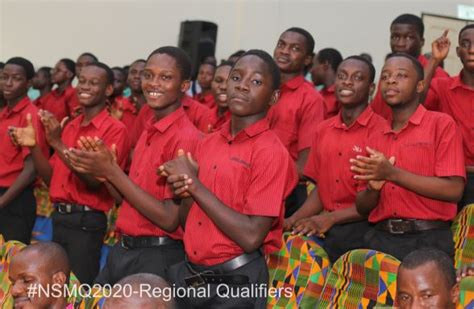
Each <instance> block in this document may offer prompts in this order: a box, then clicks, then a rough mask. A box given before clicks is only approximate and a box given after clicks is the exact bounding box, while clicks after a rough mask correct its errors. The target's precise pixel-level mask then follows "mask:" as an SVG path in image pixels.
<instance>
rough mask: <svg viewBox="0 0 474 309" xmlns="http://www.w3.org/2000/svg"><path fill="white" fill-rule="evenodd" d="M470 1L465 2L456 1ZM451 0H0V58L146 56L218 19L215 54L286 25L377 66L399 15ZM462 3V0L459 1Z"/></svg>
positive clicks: (266, 39)
mask: <svg viewBox="0 0 474 309" xmlns="http://www.w3.org/2000/svg"><path fill="white" fill-rule="evenodd" d="M460 1H464V2H465V3H466V2H469V1H470V0H460ZM458 3H460V2H458V1H454V0H444V1H437V0H434V1H433V0H412V1H407V0H402V1H400V0H398V1H392V0H390V1H389V0H372V1H367V0H363V1H358V0H347V1H334V0H312V1H310V0H306V1H303V0H253V1H251V0H247V1H238V0H213V1H211V0H205V1H192V0H174V1H170V0H155V1H151V0H129V1H125V0H95V1H90V0H47V1H46V0H0V59H2V60H6V59H7V58H9V57H11V56H16V55H21V56H25V57H28V58H30V59H31V60H32V61H33V62H34V63H35V65H37V66H41V65H54V63H55V62H56V61H57V60H58V59H59V58H61V57H70V58H73V59H76V57H77V56H78V54H79V53H80V52H83V51H91V52H93V53H95V54H97V56H98V57H99V58H100V59H101V61H104V62H106V63H108V64H109V65H124V64H127V63H130V62H131V61H132V60H134V59H136V58H144V57H146V56H147V55H148V53H149V52H151V51H152V50H153V49H155V48H156V47H159V46H162V45H168V44H173V45H175V44H177V41H178V34H179V24H180V22H181V21H184V20H194V19H202V20H208V21H213V22H215V23H217V24H218V25H219V31H218V39H217V42H218V43H217V54H216V56H217V57H218V59H219V58H224V57H227V56H228V55H229V54H231V53H232V52H233V51H235V50H237V49H241V48H242V49H249V48H261V49H265V50H267V51H269V52H272V51H273V48H274V45H275V42H276V40H277V38H278V36H279V34H280V33H281V32H282V31H283V30H284V29H285V28H288V27H290V26H300V27H303V28H306V29H307V30H309V31H310V32H311V33H312V34H313V35H314V37H315V39H316V49H321V48H324V47H329V46H331V47H335V48H338V49H339V50H340V51H341V52H342V53H343V56H349V55H351V54H356V53H357V54H358V53H360V52H369V53H370V54H372V56H373V57H374V60H375V64H376V66H377V68H378V67H380V65H381V63H382V61H383V58H384V56H385V54H386V53H387V52H388V51H389V46H388V29H389V24H390V22H391V20H392V19H393V18H394V17H396V16H397V15H399V14H401V13H407V12H408V13H413V14H419V15H420V14H421V12H427V13H433V14H441V15H450V16H455V15H456V5H457V4H458ZM461 3H462V2H461Z"/></svg>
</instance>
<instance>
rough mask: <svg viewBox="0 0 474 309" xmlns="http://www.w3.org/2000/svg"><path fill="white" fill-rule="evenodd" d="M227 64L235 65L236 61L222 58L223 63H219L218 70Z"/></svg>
mask: <svg viewBox="0 0 474 309" xmlns="http://www.w3.org/2000/svg"><path fill="white" fill-rule="evenodd" d="M225 66H229V67H233V66H234V62H232V61H228V60H222V61H221V63H219V65H218V66H217V68H216V70H217V69H218V68H220V67H225Z"/></svg>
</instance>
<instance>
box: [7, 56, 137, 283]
mask: <svg viewBox="0 0 474 309" xmlns="http://www.w3.org/2000/svg"><path fill="white" fill-rule="evenodd" d="M112 83H113V73H112V71H111V70H110V68H109V67H108V66H106V65H105V64H103V63H100V62H96V63H93V64H90V65H88V66H86V67H84V68H82V70H81V75H79V83H78V85H77V93H78V97H79V102H80V104H81V107H82V109H83V111H84V112H83V113H82V114H81V115H79V116H78V117H77V118H75V119H74V120H72V121H71V122H69V123H68V124H67V125H66V126H65V127H64V130H63V131H62V132H61V128H60V125H59V123H58V121H57V120H56V119H55V118H54V117H53V116H52V115H51V114H50V113H48V112H46V111H41V121H42V123H43V126H44V127H45V130H46V138H47V140H48V143H49V145H50V146H51V147H52V148H53V149H54V150H55V154H54V155H53V157H52V158H51V159H50V160H49V161H48V160H47V159H46V158H45V157H43V156H42V155H41V153H39V152H38V151H37V147H36V145H35V143H34V139H33V143H29V142H26V141H25V139H24V140H23V141H24V142H22V143H21V144H22V145H23V146H27V147H29V148H30V151H31V153H32V155H33V160H34V162H35V166H36V169H37V170H38V173H39V174H40V175H41V177H42V178H43V179H44V180H45V182H46V183H48V184H49V185H50V198H51V201H52V202H53V204H54V207H55V211H54V212H53V214H52V220H53V241H54V242H57V243H59V244H60V245H62V246H63V247H64V249H65V250H66V252H67V254H68V256H69V260H70V262H71V268H72V270H73V271H74V273H75V274H76V276H77V277H78V279H79V281H80V282H81V283H87V284H90V283H92V281H93V280H94V278H95V277H96V276H97V273H98V271H99V261H100V252H101V248H102V244H103V239H104V236H105V231H106V228H107V217H106V214H105V213H106V212H108V211H109V210H110V208H111V207H112V206H113V204H114V197H115V198H116V199H119V198H120V197H118V194H117V192H116V191H115V189H114V188H113V187H112V186H111V185H110V184H109V183H108V182H107V181H104V180H103V179H101V180H98V179H96V178H94V177H93V176H91V175H89V174H87V173H82V172H80V171H77V170H75V169H74V168H73V166H72V165H71V164H70V163H69V161H68V155H69V150H70V149H73V148H74V147H79V146H80V143H79V141H80V140H81V137H84V136H97V137H99V138H101V139H102V140H103V142H104V143H105V144H107V145H109V146H112V145H115V148H116V152H117V154H116V156H117V162H119V164H120V165H121V166H122V167H124V165H125V160H126V158H127V155H128V151H129V142H128V138H127V137H128V136H127V129H126V128H125V126H124V125H123V124H122V123H121V122H120V121H118V120H116V119H114V118H113V117H111V116H110V115H109V113H108V111H107V109H106V100H107V96H108V95H110V94H111V93H112V91H113V84H112ZM22 133H23V135H26V133H25V130H23V131H21V132H16V135H17V136H21V135H22ZM30 140H31V138H30Z"/></svg>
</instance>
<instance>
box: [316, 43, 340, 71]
mask: <svg viewBox="0 0 474 309" xmlns="http://www.w3.org/2000/svg"><path fill="white" fill-rule="evenodd" d="M317 57H318V62H319V63H323V62H327V63H329V64H330V65H331V68H332V69H333V70H334V72H336V70H337V67H338V66H339V64H341V62H342V55H341V53H340V52H339V51H338V50H337V49H334V48H324V49H321V50H320V51H319V52H318V56H317Z"/></svg>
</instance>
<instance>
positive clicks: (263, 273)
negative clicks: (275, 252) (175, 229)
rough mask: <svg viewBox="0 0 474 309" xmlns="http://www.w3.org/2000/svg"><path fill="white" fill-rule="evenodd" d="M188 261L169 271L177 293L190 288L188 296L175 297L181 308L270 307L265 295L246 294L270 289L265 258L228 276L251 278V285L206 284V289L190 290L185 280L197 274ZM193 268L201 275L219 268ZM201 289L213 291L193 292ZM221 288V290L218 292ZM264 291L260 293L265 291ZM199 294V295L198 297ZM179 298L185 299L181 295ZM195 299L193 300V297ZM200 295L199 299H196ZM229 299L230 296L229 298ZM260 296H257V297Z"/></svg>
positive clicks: (258, 259) (256, 293)
mask: <svg viewBox="0 0 474 309" xmlns="http://www.w3.org/2000/svg"><path fill="white" fill-rule="evenodd" d="M186 263H187V262H181V263H179V264H176V265H173V266H172V267H171V268H170V269H169V271H168V277H169V279H170V284H172V286H174V287H175V289H177V290H184V289H188V290H189V291H188V292H187V293H186V294H187V295H186V296H188V297H186V296H184V297H177V298H175V301H176V304H177V305H178V308H180V309H192V308H202V309H213V308H215V309H225V308H266V306H267V297H266V295H265V292H262V293H259V292H254V294H253V295H252V294H247V295H244V293H245V291H247V290H249V289H254V291H255V289H256V288H257V287H262V288H263V287H265V291H266V289H267V288H268V269H267V264H266V263H265V259H264V257H263V256H261V257H259V258H257V259H255V260H253V261H251V262H250V263H248V264H246V265H244V266H242V267H240V268H238V269H236V270H234V271H231V272H228V273H226V275H245V276H248V278H249V284H245V285H228V284H205V285H204V286H203V287H200V288H198V289H194V288H192V287H188V286H187V285H186V282H185V278H187V277H189V276H193V273H192V272H191V271H190V270H189V268H188V266H187V265H186ZM192 267H193V269H194V270H196V271H198V272H204V271H213V270H216V269H218V268H219V265H214V266H196V265H192ZM199 289H205V290H206V291H209V292H208V293H205V295H199V294H197V292H193V291H196V290H199ZM218 289H219V291H218ZM262 290H263V289H261V290H259V291H262ZM194 294H196V295H194ZM177 295H178V296H181V295H179V294H177ZM189 296H191V297H189ZM194 296H196V297H194ZM227 296H228V297H227ZM254 296H256V297H254Z"/></svg>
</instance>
